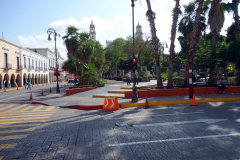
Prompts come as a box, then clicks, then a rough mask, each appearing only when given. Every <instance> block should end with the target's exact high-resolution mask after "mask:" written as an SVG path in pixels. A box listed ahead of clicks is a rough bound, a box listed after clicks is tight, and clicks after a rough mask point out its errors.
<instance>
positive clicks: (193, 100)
mask: <svg viewBox="0 0 240 160" xmlns="http://www.w3.org/2000/svg"><path fill="white" fill-rule="evenodd" d="M191 106H198V105H197V104H196V100H195V94H193V99H192V104H191Z"/></svg>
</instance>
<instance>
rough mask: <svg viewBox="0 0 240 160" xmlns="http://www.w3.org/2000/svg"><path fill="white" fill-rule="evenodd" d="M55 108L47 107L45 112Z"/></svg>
mask: <svg viewBox="0 0 240 160" xmlns="http://www.w3.org/2000/svg"><path fill="white" fill-rule="evenodd" d="M54 108H55V107H54V106H51V107H48V108H47V109H46V110H45V111H52V110H53V109H54Z"/></svg>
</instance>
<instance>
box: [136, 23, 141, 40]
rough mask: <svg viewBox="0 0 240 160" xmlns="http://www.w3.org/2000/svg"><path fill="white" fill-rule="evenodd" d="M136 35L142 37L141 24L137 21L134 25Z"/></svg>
mask: <svg viewBox="0 0 240 160" xmlns="http://www.w3.org/2000/svg"><path fill="white" fill-rule="evenodd" d="M137 36H141V37H142V26H141V25H139V22H138V25H137V27H136V37H137Z"/></svg>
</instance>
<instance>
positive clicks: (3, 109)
mask: <svg viewBox="0 0 240 160" xmlns="http://www.w3.org/2000/svg"><path fill="white" fill-rule="evenodd" d="M15 105H16V104H11V105H9V106H6V107H4V108H1V109H0V111H2V110H5V109H8V108H10V107H12V106H15Z"/></svg>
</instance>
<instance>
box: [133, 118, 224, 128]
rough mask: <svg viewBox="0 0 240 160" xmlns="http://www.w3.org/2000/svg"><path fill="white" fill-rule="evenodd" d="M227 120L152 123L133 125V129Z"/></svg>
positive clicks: (212, 120) (212, 121)
mask: <svg viewBox="0 0 240 160" xmlns="http://www.w3.org/2000/svg"><path fill="white" fill-rule="evenodd" d="M225 120H227V119H198V120H193V121H181V122H165V123H152V124H140V125H133V127H151V126H165V125H175V124H187V123H188V124H189V123H199V122H204V123H207V124H213V123H216V122H220V121H225Z"/></svg>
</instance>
